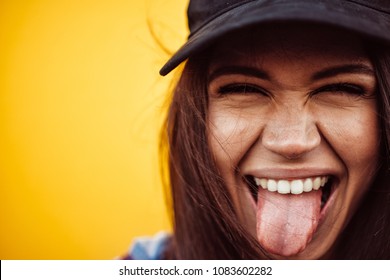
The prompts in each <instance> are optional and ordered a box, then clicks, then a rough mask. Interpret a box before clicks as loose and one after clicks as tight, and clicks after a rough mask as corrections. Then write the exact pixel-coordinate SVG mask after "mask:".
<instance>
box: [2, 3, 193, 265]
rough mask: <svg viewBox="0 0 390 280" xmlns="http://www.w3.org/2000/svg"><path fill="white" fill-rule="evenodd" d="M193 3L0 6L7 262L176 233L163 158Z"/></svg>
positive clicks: (82, 253) (108, 251) (103, 252)
mask: <svg viewBox="0 0 390 280" xmlns="http://www.w3.org/2000/svg"><path fill="white" fill-rule="evenodd" d="M186 6H187V1H185V0H143V1H142V0H141V1H133V0H122V1H121V0H110V1H109V0H105V1H99V0H61V1H53V0H1V1H0V211H1V212H0V213H1V216H0V219H1V220H0V226H1V229H0V259H112V258H114V257H116V256H118V255H120V254H123V253H124V252H125V251H126V250H127V249H128V247H129V245H130V243H131V240H132V239H133V238H134V237H136V236H140V235H153V234H155V233H156V232H158V231H160V230H163V229H164V230H169V228H170V223H169V220H168V218H167V217H168V215H167V211H166V209H165V202H164V199H163V192H162V184H161V180H160V175H159V162H158V156H157V151H158V150H157V149H158V134H159V129H160V125H161V122H162V120H163V117H164V109H165V107H164V106H163V104H164V101H165V99H166V96H167V89H168V84H169V82H170V80H171V78H172V74H170V75H169V76H168V77H165V78H162V77H159V75H158V70H159V68H160V66H162V64H163V63H164V62H165V60H166V59H167V58H168V57H169V55H168V54H166V53H165V52H164V50H163V49H162V48H161V47H160V46H159V45H158V44H157V42H156V40H155V39H153V36H152V35H151V30H152V31H153V32H154V33H155V34H156V37H157V38H158V39H159V40H161V42H162V43H163V45H164V47H166V48H167V49H168V50H170V51H174V50H175V49H176V48H177V47H178V46H179V45H180V44H181V43H182V42H183V41H184V40H185V37H186V32H187V30H186V25H185V9H186Z"/></svg>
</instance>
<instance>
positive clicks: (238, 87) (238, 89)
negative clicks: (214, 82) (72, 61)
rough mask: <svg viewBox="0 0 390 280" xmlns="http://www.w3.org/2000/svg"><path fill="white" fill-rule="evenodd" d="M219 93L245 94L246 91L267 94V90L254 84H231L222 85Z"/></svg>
mask: <svg viewBox="0 0 390 280" xmlns="http://www.w3.org/2000/svg"><path fill="white" fill-rule="evenodd" d="M218 93H219V94H221V95H224V94H234V93H238V94H245V93H260V94H263V95H266V91H265V90H264V89H263V88H261V87H258V86H256V85H252V84H230V85H226V86H222V87H220V88H219V89H218Z"/></svg>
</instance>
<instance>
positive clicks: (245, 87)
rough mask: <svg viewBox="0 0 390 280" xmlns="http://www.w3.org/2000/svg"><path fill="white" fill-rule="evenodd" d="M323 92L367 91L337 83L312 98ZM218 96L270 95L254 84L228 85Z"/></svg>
mask: <svg viewBox="0 0 390 280" xmlns="http://www.w3.org/2000/svg"><path fill="white" fill-rule="evenodd" d="M322 92H331V93H346V94H351V95H358V96H364V95H366V93H367V91H366V89H365V88H363V87H361V86H359V85H356V84H351V83H335V84H329V85H325V86H322V87H320V88H318V89H316V90H314V91H312V92H311V93H310V96H313V95H316V94H319V93H322ZM218 94H220V95H228V94H261V95H269V93H268V92H267V91H266V90H265V89H263V88H262V87H259V86H257V85H253V84H247V83H238V84H228V85H224V86H221V87H220V88H218Z"/></svg>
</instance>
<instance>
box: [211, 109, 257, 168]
mask: <svg viewBox="0 0 390 280" xmlns="http://www.w3.org/2000/svg"><path fill="white" fill-rule="evenodd" d="M260 127H261V124H260V122H259V121H258V118H256V116H253V115H251V113H250V112H246V113H245V114H244V112H243V111H241V112H239V111H237V110H226V109H217V108H212V107H211V108H210V111H209V119H208V130H209V131H208V141H209V145H210V147H211V150H212V153H213V155H214V158H215V161H216V163H217V166H218V168H219V169H220V171H222V172H226V171H229V170H231V168H232V167H233V168H234V167H236V166H237V165H238V163H239V162H240V161H241V159H242V158H243V157H244V156H245V154H246V152H247V151H248V150H249V149H250V147H251V146H252V144H253V143H254V142H255V141H256V139H257V136H256V135H258V131H259V129H260Z"/></svg>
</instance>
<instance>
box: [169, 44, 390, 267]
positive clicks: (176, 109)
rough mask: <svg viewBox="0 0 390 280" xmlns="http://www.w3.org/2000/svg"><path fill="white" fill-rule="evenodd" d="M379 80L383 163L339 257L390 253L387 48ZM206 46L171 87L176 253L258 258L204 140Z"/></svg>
mask: <svg viewBox="0 0 390 280" xmlns="http://www.w3.org/2000/svg"><path fill="white" fill-rule="evenodd" d="M370 55H371V56H372V61H373V63H374V67H375V70H376V75H377V80H378V93H379V94H378V103H379V112H378V115H379V116H380V117H379V118H380V123H381V129H382V139H381V141H382V151H383V152H384V155H383V163H382V168H381V170H380V172H379V174H378V176H377V178H376V181H375V183H374V184H373V186H372V187H371V189H370V190H369V192H368V194H367V196H366V197H365V199H364V201H363V202H362V204H361V206H360V207H359V210H358V211H357V213H356V214H355V215H354V217H353V218H352V220H351V221H350V223H349V224H348V226H347V228H346V229H345V230H344V232H343V233H342V235H341V236H340V238H339V240H341V241H340V242H338V243H337V247H336V248H335V250H333V255H332V256H331V258H334V259H390V179H389V176H388V174H389V160H388V159H389V158H390V157H389V154H390V153H389V147H390V49H389V48H385V47H382V48H376V49H375V50H372V51H371V52H370ZM208 61H209V59H208V57H207V52H204V53H203V54H201V55H198V56H196V57H193V58H190V59H189V60H188V62H187V64H186V66H185V68H184V70H183V72H182V74H181V77H180V80H179V81H178V83H177V86H176V88H175V90H174V93H173V97H172V101H171V106H170V108H169V112H168V117H167V121H166V125H165V127H164V133H165V136H166V139H167V142H168V143H167V145H168V161H169V166H168V167H169V175H170V182H169V184H170V188H171V199H172V204H173V205H172V207H173V216H174V217H173V228H174V233H173V236H172V240H171V243H170V246H169V248H168V250H167V252H166V257H167V258H175V259H258V258H259V257H260V256H261V255H264V254H265V255H267V254H266V252H264V250H262V248H261V247H260V245H259V244H258V242H257V241H256V240H255V238H253V237H252V236H251V235H250V234H249V233H248V232H247V230H246V229H245V228H244V227H243V226H242V225H241V224H240V222H239V218H238V216H237V213H236V212H235V209H234V207H233V203H232V199H231V197H230V195H229V193H228V191H227V188H226V186H225V184H224V181H223V179H222V178H221V176H220V175H219V172H218V169H217V167H216V165H215V162H214V160H213V158H212V154H211V151H210V148H209V145H208V141H207V129H208V128H207V108H208V97H207V88H206V86H207V75H206V73H207V67H208V64H207V63H208Z"/></svg>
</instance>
